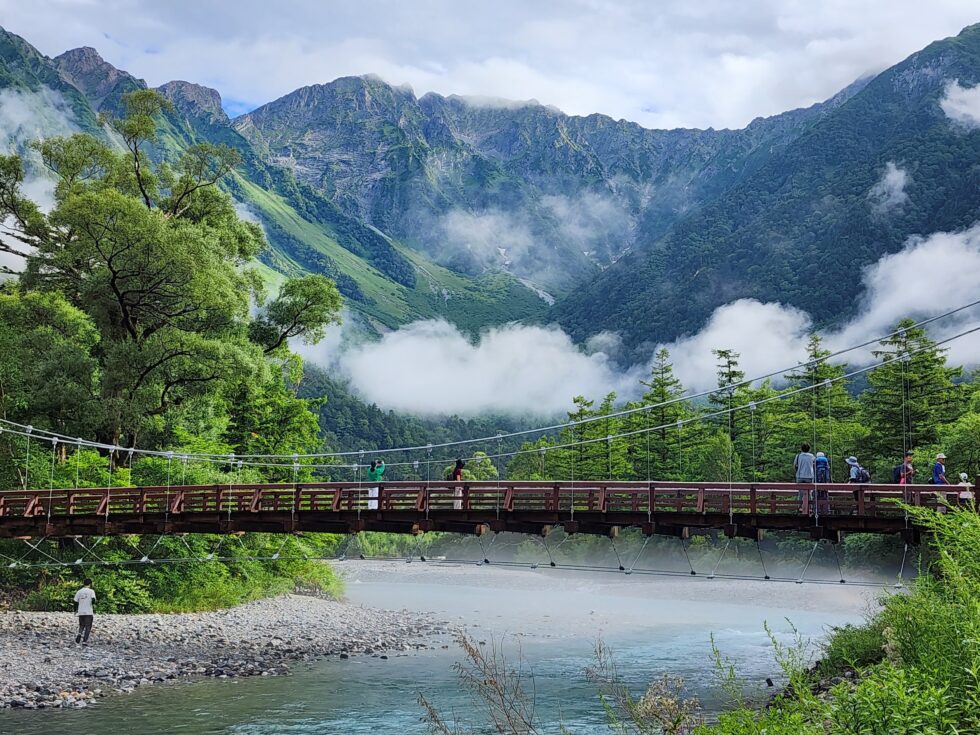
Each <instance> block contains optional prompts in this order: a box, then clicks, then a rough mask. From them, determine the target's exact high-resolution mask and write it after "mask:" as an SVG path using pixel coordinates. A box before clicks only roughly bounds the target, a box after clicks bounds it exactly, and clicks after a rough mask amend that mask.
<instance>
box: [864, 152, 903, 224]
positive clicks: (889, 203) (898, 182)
mask: <svg viewBox="0 0 980 735" xmlns="http://www.w3.org/2000/svg"><path fill="white" fill-rule="evenodd" d="M911 182H912V177H911V176H909V174H908V172H907V171H906V170H905V169H903V168H899V167H898V166H896V165H895V162H894V161H889V162H888V163H886V164H885V172H884V173H883V174H882V175H881V178H880V179H878V182H877V183H876V184H875V185H874V186H872V187H871V191H869V192H868V199H870V200H871V208H872V210H873V211H874V212H875V213H877V214H887V213H888V212H890V211H892V210H893V209H896V208H898V207H901V206H902V205H903V204H905V203H906V202H907V201H908V200H909V195H908V194H906V193H905V187H907V186H908V185H909V184H910V183H911Z"/></svg>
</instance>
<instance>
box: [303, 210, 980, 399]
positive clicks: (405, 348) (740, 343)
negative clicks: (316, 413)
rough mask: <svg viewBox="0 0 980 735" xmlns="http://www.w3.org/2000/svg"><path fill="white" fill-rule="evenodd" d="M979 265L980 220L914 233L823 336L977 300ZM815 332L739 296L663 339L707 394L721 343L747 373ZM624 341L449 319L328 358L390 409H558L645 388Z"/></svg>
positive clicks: (959, 358)
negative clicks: (475, 332) (624, 355)
mask: <svg viewBox="0 0 980 735" xmlns="http://www.w3.org/2000/svg"><path fill="white" fill-rule="evenodd" d="M978 273H980V224H978V225H975V226H974V227H971V228H970V229H967V230H965V231H962V232H939V233H934V234H932V235H929V236H928V237H916V238H911V239H910V240H909V242H908V243H907V244H906V246H905V248H903V249H902V250H901V251H900V252H898V253H894V254H892V255H886V256H884V257H883V258H881V259H880V260H879V261H878V262H877V263H875V264H874V265H872V266H870V267H868V268H867V269H865V271H864V272H863V274H862V281H863V284H864V295H863V297H862V301H861V304H860V308H859V313H858V315H857V316H856V317H855V318H854V319H852V320H850V321H849V322H848V323H846V324H845V325H843V326H842V327H841V328H839V329H834V330H827V331H825V332H822V333H821V334H822V336H823V338H824V345H825V346H826V347H827V348H828V349H831V350H838V349H842V348H844V347H849V346H851V345H854V344H858V343H861V342H864V341H866V340H868V339H870V338H873V337H876V336H880V335H884V334H888V333H889V332H891V331H892V330H893V329H894V327H895V325H896V324H897V323H898V322H899V321H900V320H901V319H904V318H906V317H911V318H913V319H915V320H916V321H919V320H922V319H926V318H929V317H931V316H937V315H939V314H942V313H944V312H946V311H949V310H951V309H953V308H956V307H958V306H961V305H963V304H966V303H969V302H970V301H973V300H975V299H976V298H977V288H976V275H977V274H978ZM978 319H980V307H976V308H973V309H970V310H967V311H964V312H962V313H961V314H959V315H957V316H956V317H954V318H948V319H944V320H942V321H941V322H937V323H935V324H933V325H930V326H929V327H928V331H929V333H930V336H931V337H933V338H934V339H944V338H946V337H949V336H952V335H954V334H956V333H958V332H960V331H964V330H965V329H968V328H969V327H971V326H974V325H975V324H976V323H977V321H978ZM812 329H813V323H812V320H811V319H810V317H809V316H808V315H807V314H806V313H804V312H803V311H800V310H799V309H795V308H793V307H790V306H786V305H784V304H779V303H761V302H759V301H756V300H753V299H740V300H738V301H735V302H732V303H730V304H726V305H724V306H722V307H719V308H718V309H716V310H715V311H714V313H713V314H712V315H711V317H710V318H709V319H708V321H707V323H706V324H705V326H704V327H703V328H702V329H701V330H700V331H698V332H697V333H696V334H693V335H688V336H685V337H681V338H679V339H677V340H675V341H674V342H672V343H670V344H667V345H664V346H666V347H667V348H668V349H669V350H670V353H671V361H672V362H673V364H674V370H675V372H676V374H677V375H678V377H679V378H680V379H681V380H682V381H683V383H684V386H685V388H686V389H687V390H688V391H689V392H700V391H704V390H708V389H711V388H713V387H714V386H715V385H717V373H716V370H717V367H716V362H717V361H716V359H715V357H714V355H713V354H712V350H715V349H732V350H734V351H736V352H738V353H740V365H741V368H742V370H743V371H744V372H745V374H746V376H747V377H753V376H756V375H763V374H766V373H769V372H772V371H775V370H781V369H784V368H788V367H792V366H794V365H797V364H799V363H801V362H804V361H805V360H806V344H807V340H808V337H809V335H810V333H811V331H812ZM619 346H620V341H619V338H618V335H616V334H614V333H610V332H602V333H599V334H597V335H595V336H593V337H592V338H591V339H589V340H588V341H587V343H586V345H585V348H584V349H580V348H579V347H577V346H576V345H575V344H574V343H573V342H572V340H571V338H570V337H568V335H567V334H565V333H564V332H563V331H561V330H560V329H558V328H557V327H549V328H545V327H532V326H521V325H509V326H506V327H499V328H495V329H491V330H488V331H487V332H485V333H484V334H482V335H481V336H480V338H479V339H478V340H477V341H476V342H471V341H470V340H469V339H468V338H467V337H466V336H464V335H463V334H462V333H460V331H459V330H458V329H456V328H455V327H454V326H452V325H450V324H448V323H446V322H443V321H424V322H415V323H413V324H409V325H408V326H406V327H402V328H401V329H399V330H397V331H394V332H390V333H388V334H387V335H385V336H384V337H383V338H382V339H381V340H380V341H379V342H370V343H365V342H361V343H360V344H357V345H356V346H350V345H349V344H348V345H346V346H345V345H344V344H342V343H341V340H340V339H339V338H337V339H333V340H332V341H331V346H330V348H329V350H327V354H329V355H331V356H332V357H331V359H332V364H333V369H334V370H337V371H339V372H340V373H341V374H343V375H344V376H346V377H347V378H348V379H349V380H350V381H351V385H352V387H353V388H354V390H355V391H356V392H357V393H358V394H359V395H361V396H362V397H363V398H364V399H366V400H368V401H371V402H373V403H377V404H378V405H379V406H381V407H383V408H385V409H393V410H398V411H407V412H411V413H418V414H432V415H438V414H452V413H455V414H458V415H461V416H473V415H477V414H481V413H488V412H497V413H507V414H514V415H533V416H549V417H550V416H558V415H561V414H562V413H563V412H564V411H566V410H568V408H569V406H570V400H571V398H572V397H573V396H576V395H585V396H587V397H589V398H600V397H601V396H603V395H605V394H606V393H608V392H609V391H616V393H617V394H618V396H619V397H620V399H629V398H632V397H635V396H636V395H637V393H638V388H639V386H638V381H639V380H640V378H642V377H645V376H646V375H647V374H648V372H649V366H648V365H634V366H631V367H628V368H623V367H621V366H619V365H617V363H616V362H615V358H616V356H617V354H618V352H619ZM301 349H305V353H304V354H306V356H307V357H308V358H309V359H313V360H315V361H317V362H320V363H321V364H323V363H324V362H327V361H326V360H325V359H324V358H323V357H322V354H323V351H322V350H321V349H320V348H301ZM870 349H871V348H868V349H864V350H861V351H854V352H849V353H847V354H846V355H845V356H843V357H842V358H841V360H842V361H846V362H847V363H848V364H850V365H851V366H862V365H868V364H870V363H872V362H874V361H876V358H874V356H872V355H871V352H870ZM949 361H950V363H951V364H954V365H967V366H977V365H980V333H976V334H973V335H970V336H968V337H964V338H961V339H959V340H957V341H955V342H952V343H951V344H950V345H949ZM406 366H412V369H406ZM774 382H776V383H777V384H778V383H779V382H780V381H779V379H778V378H777V379H776V380H775V381H774Z"/></svg>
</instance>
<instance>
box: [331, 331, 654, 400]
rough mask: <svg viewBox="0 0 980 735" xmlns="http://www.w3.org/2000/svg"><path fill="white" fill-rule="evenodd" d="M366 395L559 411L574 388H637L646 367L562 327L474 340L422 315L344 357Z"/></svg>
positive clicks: (343, 365) (596, 391)
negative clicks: (590, 347)
mask: <svg viewBox="0 0 980 735" xmlns="http://www.w3.org/2000/svg"><path fill="white" fill-rule="evenodd" d="M339 364H340V369H341V371H342V372H343V373H344V374H345V375H347V376H348V377H349V378H350V380H351V382H352V384H353V386H354V388H355V390H356V391H357V392H358V393H359V394H360V395H361V396H363V397H364V398H365V399H367V400H369V401H371V402H373V403H377V404H378V405H379V406H382V407H383V408H386V409H394V410H398V411H408V412H412V413H417V414H457V415H460V416H473V415H477V414H481V413H508V414H515V415H532V416H553V415H556V414H559V413H561V412H562V411H564V410H566V409H567V408H568V407H569V404H570V401H571V398H572V396H575V395H579V394H581V395H586V396H588V397H590V398H594V397H597V396H601V395H602V394H604V393H606V392H608V391H610V390H616V391H620V392H624V391H630V390H635V389H636V385H637V379H638V378H639V377H640V376H639V374H637V373H633V372H631V371H621V370H619V369H618V368H617V367H616V366H615V365H614V364H613V363H612V361H611V359H610V357H609V356H608V355H607V354H606V353H604V352H602V351H596V352H592V353H591V354H586V353H585V352H583V351H581V350H579V349H578V347H576V345H575V344H574V343H573V342H572V340H571V338H570V337H569V336H568V335H567V334H565V333H564V332H563V331H561V330H560V329H557V328H546V327H527V326H504V327H495V328H493V329H489V330H487V331H486V332H484V333H483V334H482V335H481V336H480V338H479V339H478V340H477V341H476V342H475V343H474V342H471V341H470V340H469V339H468V338H467V337H466V336H465V335H463V334H462V333H461V332H460V331H459V330H458V329H457V328H456V327H454V326H453V325H451V324H449V323H448V322H445V321H436V320H432V321H422V322H415V323H414V324H409V325H408V326H406V327H403V328H402V329H399V330H398V331H395V332H390V333H388V334H386V335H384V336H383V337H382V338H381V340H380V341H379V342H376V343H372V344H367V345H362V346H361V347H358V348H355V349H353V350H350V351H348V352H347V353H345V354H343V355H342V356H341V357H340V363H339Z"/></svg>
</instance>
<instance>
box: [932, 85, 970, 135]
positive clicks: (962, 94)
mask: <svg viewBox="0 0 980 735" xmlns="http://www.w3.org/2000/svg"><path fill="white" fill-rule="evenodd" d="M939 106H940V107H942V108H943V112H945V113H946V117H948V118H949V119H950V120H953V121H954V122H957V123H960V124H961V125H963V126H965V127H967V128H980V84H978V85H976V86H975V87H961V86H960V83H959V80H956V81H952V82H950V83H949V84H947V85H946V91H945V92H944V93H943V97H942V99H941V100H939Z"/></svg>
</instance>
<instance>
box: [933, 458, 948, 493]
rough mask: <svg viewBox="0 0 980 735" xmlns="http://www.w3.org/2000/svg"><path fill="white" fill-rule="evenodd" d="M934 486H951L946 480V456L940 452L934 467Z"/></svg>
mask: <svg viewBox="0 0 980 735" xmlns="http://www.w3.org/2000/svg"><path fill="white" fill-rule="evenodd" d="M932 484H933V485H951V484H952V483H951V482H950V481H949V480H947V479H946V455H945V454H943V453H942V452H940V453H939V454H937V455H936V463H935V464H934V465H933V466H932Z"/></svg>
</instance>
